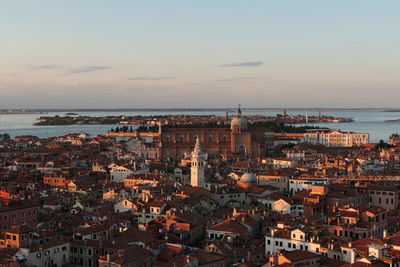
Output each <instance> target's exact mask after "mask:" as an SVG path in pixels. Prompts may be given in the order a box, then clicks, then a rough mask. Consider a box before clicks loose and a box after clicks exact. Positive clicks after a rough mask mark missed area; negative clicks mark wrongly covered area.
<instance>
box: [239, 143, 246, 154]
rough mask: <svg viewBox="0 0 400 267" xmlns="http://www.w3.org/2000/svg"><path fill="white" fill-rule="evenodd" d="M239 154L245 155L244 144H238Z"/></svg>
mask: <svg viewBox="0 0 400 267" xmlns="http://www.w3.org/2000/svg"><path fill="white" fill-rule="evenodd" d="M239 155H242V156H244V155H246V147H245V146H244V145H241V146H239Z"/></svg>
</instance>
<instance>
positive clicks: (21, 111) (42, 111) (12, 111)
mask: <svg viewBox="0 0 400 267" xmlns="http://www.w3.org/2000/svg"><path fill="white" fill-rule="evenodd" d="M235 110H236V108H93V109H90V108H89V109H7V110H1V109H0V114H2V115H7V114H45V113H49V112H205V111H213V112H215V111H218V112H227V111H228V112H234V111H235ZM284 110H286V111H289V112H319V111H321V112H400V109H398V108H242V111H245V112H282V113H283V111H284Z"/></svg>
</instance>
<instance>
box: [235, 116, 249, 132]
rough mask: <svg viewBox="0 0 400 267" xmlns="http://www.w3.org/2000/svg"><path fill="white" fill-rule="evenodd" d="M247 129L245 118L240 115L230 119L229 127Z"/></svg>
mask: <svg viewBox="0 0 400 267" xmlns="http://www.w3.org/2000/svg"><path fill="white" fill-rule="evenodd" d="M235 128H236V129H237V128H239V129H247V119H246V118H242V117H235V118H233V119H232V121H231V129H232V130H233V129H235Z"/></svg>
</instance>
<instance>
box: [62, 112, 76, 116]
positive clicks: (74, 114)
mask: <svg viewBox="0 0 400 267" xmlns="http://www.w3.org/2000/svg"><path fill="white" fill-rule="evenodd" d="M65 115H66V116H77V115H79V114H78V113H74V112H68V113H65Z"/></svg>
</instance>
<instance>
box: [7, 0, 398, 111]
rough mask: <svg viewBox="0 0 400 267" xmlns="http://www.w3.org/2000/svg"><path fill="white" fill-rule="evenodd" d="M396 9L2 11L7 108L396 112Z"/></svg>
mask: <svg viewBox="0 0 400 267" xmlns="http://www.w3.org/2000/svg"><path fill="white" fill-rule="evenodd" d="M399 14H400V1H398V0H392V1H390V0H374V1H372V0H334V1H333V0H332V1H328V0H301V1H299V0H291V1H289V0H275V1H269V0H262V1H232V0H230V1H228V0H226V1H223V0H219V1H217V0H213V1H208V0H201V1H194V0H193V1H189V0H181V1H173V0H159V1H151V0H143V1H134V0H130V1H124V0H117V1H112V0H108V1H105V0H84V1H82V0H68V1H55V0H47V1H45V0H41V1H31V0H26V1H11V0H10V1H8V0H5V1H2V3H1V8H0V41H1V46H0V48H1V49H0V59H1V60H0V108H21V107H25V108H38V107H52V108H54V107H60V108H73V107H80V108H83V107H87V108H93V107H107V108H120V107H143V108H144V107H228V106H235V105H236V104H237V103H238V102H240V103H242V105H243V106H245V107H399V106H400V104H399V100H398V99H400V75H399V72H400V15H399Z"/></svg>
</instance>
